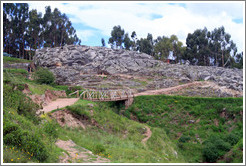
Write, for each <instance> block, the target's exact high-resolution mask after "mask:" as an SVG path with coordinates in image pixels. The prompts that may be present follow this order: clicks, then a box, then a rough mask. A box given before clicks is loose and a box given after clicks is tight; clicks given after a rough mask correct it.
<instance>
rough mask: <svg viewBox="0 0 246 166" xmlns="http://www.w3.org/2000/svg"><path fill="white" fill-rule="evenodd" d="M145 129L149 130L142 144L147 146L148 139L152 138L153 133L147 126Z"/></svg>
mask: <svg viewBox="0 0 246 166" xmlns="http://www.w3.org/2000/svg"><path fill="white" fill-rule="evenodd" d="M145 128H146V129H147V131H146V133H144V135H145V136H146V137H145V138H144V139H142V143H143V144H146V142H147V141H148V139H149V138H150V137H151V135H152V132H151V130H150V128H149V127H148V126H145Z"/></svg>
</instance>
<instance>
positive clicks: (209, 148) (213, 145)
mask: <svg viewBox="0 0 246 166" xmlns="http://www.w3.org/2000/svg"><path fill="white" fill-rule="evenodd" d="M230 148H231V145H230V144H229V143H228V142H225V141H224V140H223V139H221V138H220V137H219V136H217V135H212V136H210V138H209V139H208V140H207V141H205V142H204V143H203V150H202V153H203V157H204V160H205V161H206V162H216V160H217V159H218V157H220V156H223V155H224V154H225V153H226V152H228V151H229V150H230Z"/></svg>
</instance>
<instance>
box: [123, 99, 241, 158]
mask: <svg viewBox="0 0 246 166" xmlns="http://www.w3.org/2000/svg"><path fill="white" fill-rule="evenodd" d="M124 115H125V116H126V117H128V118H131V119H137V121H139V122H141V123H146V124H148V125H150V126H152V127H157V128H160V129H162V130H165V132H166V134H167V135H168V137H169V138H170V139H171V140H173V143H175V144H176V145H177V146H178V147H179V152H180V153H181V154H182V155H183V156H184V158H185V160H186V162H216V161H217V162H242V161H243V159H242V137H243V99H242V98H194V97H193V98H192V97H177V96H164V95H158V96H140V97H137V98H135V99H134V104H133V105H132V106H131V107H130V108H129V109H127V110H126V111H125V112H124ZM236 149H237V150H236Z"/></svg>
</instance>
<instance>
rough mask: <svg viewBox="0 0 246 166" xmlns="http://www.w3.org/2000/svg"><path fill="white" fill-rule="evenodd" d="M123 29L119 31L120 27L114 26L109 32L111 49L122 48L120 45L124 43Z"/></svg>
mask: <svg viewBox="0 0 246 166" xmlns="http://www.w3.org/2000/svg"><path fill="white" fill-rule="evenodd" d="M124 34H125V31H124V29H121V26H120V25H118V26H114V27H113V30H112V31H111V37H110V38H109V42H108V43H109V44H111V47H112V48H122V43H123V41H124Z"/></svg>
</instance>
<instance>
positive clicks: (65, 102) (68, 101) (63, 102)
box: [39, 98, 79, 113]
mask: <svg viewBox="0 0 246 166" xmlns="http://www.w3.org/2000/svg"><path fill="white" fill-rule="evenodd" d="M78 100H79V98H60V99H57V100H55V101H51V102H50V103H49V104H47V105H46V106H44V107H43V109H41V110H39V111H40V112H41V111H43V112H44V113H47V112H50V111H52V110H55V109H59V108H63V107H66V106H69V105H72V104H74V103H75V102H76V101H78Z"/></svg>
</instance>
